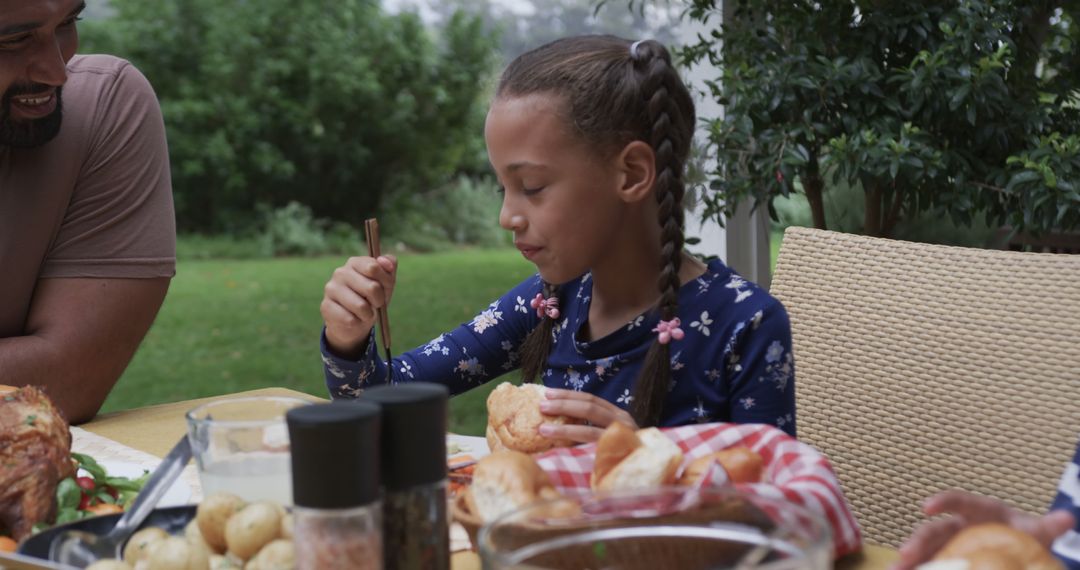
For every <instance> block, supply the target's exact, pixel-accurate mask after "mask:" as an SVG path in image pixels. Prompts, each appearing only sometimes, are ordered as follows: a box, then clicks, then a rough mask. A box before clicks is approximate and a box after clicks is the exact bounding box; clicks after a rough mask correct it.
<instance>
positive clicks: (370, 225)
mask: <svg viewBox="0 0 1080 570" xmlns="http://www.w3.org/2000/svg"><path fill="white" fill-rule="evenodd" d="M364 238H365V239H366V240H367V248H368V255H370V256H371V257H375V258H378V257H379V256H380V255H382V253H380V249H381V248H380V246H379V220H377V219H375V218H369V219H367V220H364ZM388 309H389V306H387V307H384V308H382V309H376V310H375V313H376V315H378V317H379V340H381V341H382V344H383V349H384V350H385V351H386V381H387V382H389V381H390V378H391V376H392V374H391V373H392V372H393V368H392V367H393V361H392V360H391V359H390V314H389V311H388Z"/></svg>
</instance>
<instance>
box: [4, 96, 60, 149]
mask: <svg viewBox="0 0 1080 570" xmlns="http://www.w3.org/2000/svg"><path fill="white" fill-rule="evenodd" d="M48 90H49V88H48V87H46V86H44V85H12V86H11V87H10V88H9V89H8V90H7V91H6V92H5V93H4V96H3V99H0V147H4V146H10V147H14V148H33V147H37V146H41V145H43V144H45V143H47V142H49V141H51V140H52V139H53V138H55V137H56V135H57V133H59V132H60V120H61V118H62V116H63V110H62V108H61V107H62V105H61V102H62V100H61V98H60V88H59V87H57V88H56V94H55V97H56V109H55V110H53V112H52V113H49V114H48V115H46V116H44V117H42V118H40V119H33V120H19V119H15V118H13V117H12V116H11V100H12V99H13V98H15V97H17V96H20V95H33V94H35V93H44V92H48Z"/></svg>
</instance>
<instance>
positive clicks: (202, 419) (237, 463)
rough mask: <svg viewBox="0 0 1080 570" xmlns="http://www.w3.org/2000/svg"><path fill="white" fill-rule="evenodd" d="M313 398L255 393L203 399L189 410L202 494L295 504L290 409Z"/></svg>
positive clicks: (193, 448)
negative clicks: (287, 419)
mask: <svg viewBox="0 0 1080 570" xmlns="http://www.w3.org/2000/svg"><path fill="white" fill-rule="evenodd" d="M310 403H311V402H309V401H307V400H302V399H299V398H290V397H278V396H254V397H242V398H227V399H223V400H216V401H213V402H209V403H206V404H203V405H201V406H199V407H197V408H194V409H192V410H191V411H189V412H188V413H187V415H186V417H187V424H188V439H189V440H190V442H191V449H192V451H193V453H194V456H195V462H196V464H197V465H198V469H199V480H200V482H201V483H202V491H203V496H209V495H211V494H213V493H215V492H228V493H233V494H235V495H238V496H240V497H241V498H242V499H245V500H248V501H274V502H277V503H279V504H283V505H291V504H292V463H291V460H292V459H291V458H292V455H291V454H290V452H289V430H288V426H287V425H286V423H285V412H287V411H288V410H290V409H292V408H295V407H297V406H305V405H308V404H310Z"/></svg>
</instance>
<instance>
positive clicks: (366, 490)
mask: <svg viewBox="0 0 1080 570" xmlns="http://www.w3.org/2000/svg"><path fill="white" fill-rule="evenodd" d="M379 415H380V412H379V407H378V406H376V405H375V404H372V403H370V402H361V401H355V400H353V401H336V402H331V403H328V404H312V405H309V406H300V407H297V408H293V409H291V410H289V411H288V412H287V413H286V414H285V421H286V422H287V423H288V425H289V446H290V449H291V452H292V484H293V502H294V503H295V504H296V506H298V507H307V508H312V509H349V508H354V507H362V506H365V505H369V504H371V503H373V502H375V501H377V500H378V499H379V494H380V489H379V473H380V467H379V425H380V421H379Z"/></svg>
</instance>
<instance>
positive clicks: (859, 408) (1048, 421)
mask: <svg viewBox="0 0 1080 570" xmlns="http://www.w3.org/2000/svg"><path fill="white" fill-rule="evenodd" d="M772 293H773V294H774V295H776V296H777V297H778V298H779V299H780V300H781V301H783V303H784V304H785V306H786V307H787V309H788V311H789V312H790V314H791V321H792V329H793V334H794V342H795V359H796V360H795V361H796V373H797V378H798V410H799V412H798V422H799V428H798V429H799V436H800V439H802V440H804V441H807V442H808V443H810V444H812V445H814V446H816V447H817V448H818V449H820V450H821V451H822V452H824V453H825V454H826V455H827V456H828V457H829V458H830V460H831V461H832V462H833V464H834V466H835V467H836V471H837V474H838V475H839V478H840V481H841V483H842V484H843V486H844V491H845V493H846V495H847V498H848V500H849V501H850V502H851V506H852V509H853V511H854V513H855V515H856V517H857V518H858V520H859V523H860V524H861V525H862V528H863V531H864V536H865V538H866V539H867V540H868V541H869V542H871V543H877V544H885V545H889V546H898V545H900V544H901V543H902V542H903V540H904V539H905V538H906V537H907V536H908V535H909V534H910V532H911V530H912V528H913V526H914V525H915V524H916V523H917V522H919V521H920V520H921V519H922V515H921V512H920V505H921V503H922V501H923V499H925V498H926V497H927V496H929V495H931V494H933V493H935V492H937V491H940V490H943V489H948V488H960V489H967V490H970V491H974V492H978V493H982V494H986V495H990V496H994V497H998V498H1001V499H1004V500H1007V501H1009V502H1010V503H1012V504H1013V505H1015V506H1017V507H1019V508H1021V509H1024V510H1026V511H1029V512H1044V511H1045V510H1046V508H1047V506H1048V505H1049V504H1050V501H1051V500H1052V498H1053V495H1054V489H1055V488H1056V486H1057V483H1058V480H1059V478H1060V476H1061V473H1062V470H1063V468H1064V466H1065V464H1066V463H1068V461H1069V459H1070V458H1071V456H1072V452H1073V450H1074V449H1075V445H1076V440H1077V434H1078V433H1080V256H1073V255H1054V254H1036V253H1019V252H1010V251H998V250H977V249H966V248H957V247H946V246H936V245H926V244H917V243H910V242H901V241H893V240H886V239H878V238H867V237H862V236H854V235H847V234H839V233H834V232H826V231H820V230H812V229H806V228H791V229H789V230H788V231H787V233H786V234H785V236H784V242H783V247H782V248H781V251H780V259H779V262H778V263H777V267H776V275H775V277H774V279H773V286H772Z"/></svg>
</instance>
